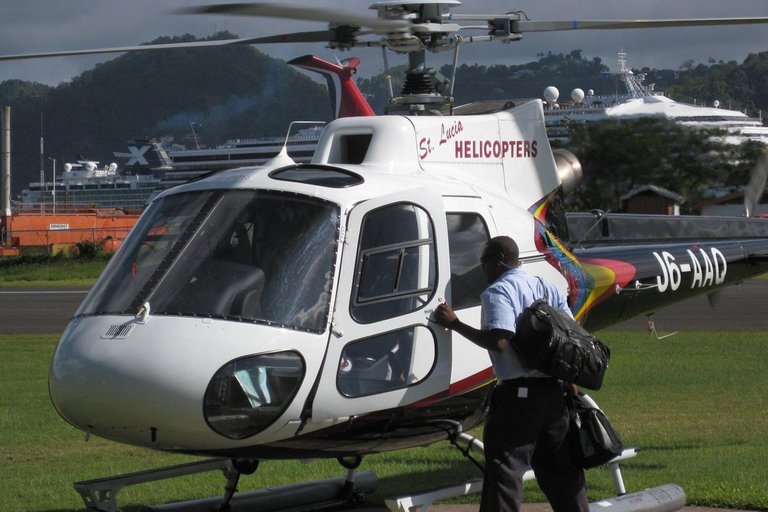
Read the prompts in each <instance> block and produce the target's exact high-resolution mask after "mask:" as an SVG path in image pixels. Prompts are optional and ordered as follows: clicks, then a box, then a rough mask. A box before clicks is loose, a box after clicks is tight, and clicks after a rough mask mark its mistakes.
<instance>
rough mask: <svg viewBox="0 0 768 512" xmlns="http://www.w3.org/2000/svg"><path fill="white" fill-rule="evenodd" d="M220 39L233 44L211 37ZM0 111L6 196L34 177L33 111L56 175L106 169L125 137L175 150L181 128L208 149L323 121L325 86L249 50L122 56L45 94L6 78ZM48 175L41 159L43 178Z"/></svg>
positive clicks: (44, 89) (327, 111) (0, 87)
mask: <svg viewBox="0 0 768 512" xmlns="http://www.w3.org/2000/svg"><path fill="white" fill-rule="evenodd" d="M222 37H233V36H232V35H230V34H226V33H223V34H217V35H216V36H213V37H212V38H217V39H221V38H222ZM194 40H196V39H195V38H194V37H193V36H190V35H185V36H181V37H173V38H170V37H163V38H160V39H157V40H156V41H153V42H155V43H160V42H186V41H194ZM38 62H39V64H40V65H46V61H45V60H40V61H38ZM0 105H10V106H11V108H12V111H11V119H12V127H11V128H12V142H11V146H12V151H13V154H12V163H11V165H12V168H13V178H12V190H13V194H14V195H16V194H18V193H19V192H20V191H21V189H22V188H24V187H26V185H27V184H28V183H29V182H30V181H37V180H38V179H39V172H40V150H39V147H40V121H41V119H40V118H41V116H40V112H41V108H42V112H43V123H44V134H45V154H46V157H52V158H56V161H57V167H58V169H59V170H60V169H61V167H62V165H63V163H64V162H73V161H74V160H75V159H76V157H77V155H82V156H84V157H86V158H89V159H92V160H99V161H100V162H101V163H102V164H108V163H110V162H112V161H114V160H115V158H114V156H113V155H112V152H113V151H125V148H126V144H127V142H129V141H131V140H133V139H135V138H141V137H157V138H159V137H161V136H165V135H172V136H174V137H175V140H176V141H177V142H180V141H181V140H182V139H183V138H184V137H185V136H186V135H187V134H189V133H190V124H189V123H190V122H195V123H199V126H196V127H195V130H196V132H197V134H198V135H199V136H200V137H201V142H202V143H204V144H207V145H209V146H210V145H215V144H220V143H222V142H225V141H226V140H227V139H229V138H250V137H259V136H274V135H284V134H285V133H286V131H287V129H288V126H289V124H290V122H291V121H295V120H325V121H327V120H330V119H331V117H332V113H331V107H330V102H329V100H328V93H327V91H326V88H325V86H323V85H320V84H318V83H316V82H314V81H312V80H311V79H310V78H309V77H308V76H306V75H305V74H303V73H301V72H299V71H297V70H295V69H294V68H292V67H291V66H288V65H287V64H285V63H284V62H282V61H279V60H276V59H273V58H270V57H268V56H266V55H265V54H263V53H262V52H260V51H259V50H257V49H255V48H253V47H250V46H233V47H229V48H205V49H196V50H169V51H155V52H146V53H144V52H142V53H132V54H125V55H122V56H120V57H118V58H116V59H114V60H111V61H108V62H106V63H104V64H100V65H97V66H96V67H95V68H94V69H92V70H90V71H86V72H85V73H83V74H82V75H80V76H79V77H77V78H75V79H73V80H72V81H71V82H65V83H62V84H60V85H59V86H57V87H55V88H53V87H48V86H45V85H41V84H37V83H29V82H22V81H19V80H9V81H6V82H3V83H0ZM50 168H51V162H50V161H47V160H46V179H47V180H49V179H50Z"/></svg>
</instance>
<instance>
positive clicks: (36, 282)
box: [0, 258, 108, 287]
mask: <svg viewBox="0 0 768 512" xmlns="http://www.w3.org/2000/svg"><path fill="white" fill-rule="evenodd" d="M107 261H108V260H106V259H104V258H97V259H93V260H88V259H76V258H51V259H50V260H47V261H35V259H34V258H29V259H27V258H15V259H14V258H8V260H6V261H3V260H0V287H3V286H90V285H92V284H93V283H94V282H95V281H96V278H98V277H99V275H101V272H102V271H103V270H104V267H105V266H106V265H107Z"/></svg>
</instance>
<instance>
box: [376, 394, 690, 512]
mask: <svg viewBox="0 0 768 512" xmlns="http://www.w3.org/2000/svg"><path fill="white" fill-rule="evenodd" d="M578 399H579V400H581V401H582V402H583V403H584V405H586V406H588V407H594V408H596V409H599V407H598V405H597V403H595V401H594V400H592V398H591V397H590V396H589V395H586V394H580V395H578ZM458 442H462V443H463V444H465V445H466V446H467V448H466V450H462V452H463V453H464V455H465V456H468V458H470V459H472V457H471V456H469V452H471V451H473V452H476V453H478V454H480V455H483V456H484V455H485V452H484V447H483V443H482V442H481V441H480V440H478V439H476V438H474V437H472V436H470V435H469V434H466V433H461V434H458V435H457V436H456V437H455V439H454V440H453V444H454V445H457V447H458ZM459 449H460V450H461V448H459ZM637 451H638V450H637V449H636V448H626V449H625V450H624V451H623V452H622V453H621V455H619V456H618V457H616V458H614V459H613V460H611V461H610V462H609V463H608V467H609V468H610V470H611V477H612V479H613V483H614V486H615V488H616V494H617V495H618V496H617V497H616V498H612V499H610V500H603V501H600V502H597V503H592V504H590V510H591V511H594V512H604V511H605V510H606V507H610V511H611V512H674V511H676V510H679V509H681V508H683V506H684V505H685V492H684V491H683V490H682V489H681V488H680V487H678V486H677V485H675V484H668V485H664V486H661V487H656V488H653V489H647V490H645V491H642V492H639V493H634V494H626V492H627V490H626V487H625V486H624V478H623V476H622V474H621V468H620V467H619V462H621V461H624V460H627V459H631V458H633V457H635V456H636V455H637ZM472 460H473V462H475V461H474V459H472ZM535 479H536V475H535V474H534V472H533V470H528V471H527V472H526V473H525V475H524V476H523V481H526V482H527V481H529V480H535ZM482 490H483V479H482V478H479V479H476V480H469V481H467V482H464V483H461V484H456V485H450V486H446V487H439V488H437V489H431V490H428V491H425V492H422V493H419V494H413V495H409V496H399V497H395V498H389V499H387V500H385V504H386V505H387V508H389V510H391V511H392V512H426V510H427V509H428V508H429V507H430V506H432V504H434V503H435V502H437V501H442V500H447V499H451V498H458V497H459V496H467V495H470V494H478V493H480V492H482Z"/></svg>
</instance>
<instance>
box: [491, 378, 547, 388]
mask: <svg viewBox="0 0 768 512" xmlns="http://www.w3.org/2000/svg"><path fill="white" fill-rule="evenodd" d="M556 381H557V379H556V378H554V377H520V378H518V379H508V380H502V381H499V384H497V386H498V387H508V386H511V387H520V386H533V385H536V384H545V383H546V384H551V383H552V382H556Z"/></svg>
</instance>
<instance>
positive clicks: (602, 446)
mask: <svg viewBox="0 0 768 512" xmlns="http://www.w3.org/2000/svg"><path fill="white" fill-rule="evenodd" d="M571 398H572V401H571V403H570V404H569V408H570V412H571V423H570V426H569V428H568V435H569V436H570V442H571V450H572V451H571V453H572V456H573V462H574V463H575V464H576V465H577V466H579V467H581V468H583V469H590V468H595V467H597V466H602V465H603V464H606V463H607V462H609V461H611V460H612V459H614V458H616V457H618V456H619V455H621V453H622V451H623V450H624V446H623V445H622V443H621V438H619V434H618V433H617V432H616V431H615V430H614V429H613V427H612V426H611V423H610V422H609V421H608V418H607V417H606V416H605V414H603V411H601V410H600V409H595V408H594V407H588V406H586V405H584V404H583V403H582V402H581V401H580V400H578V399H577V398H575V397H571Z"/></svg>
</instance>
